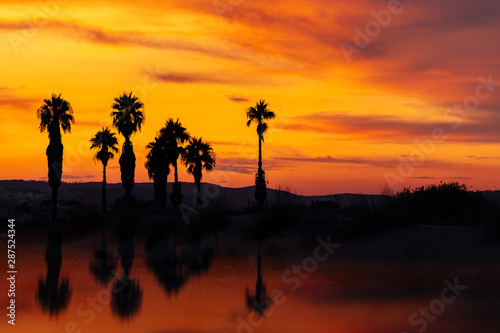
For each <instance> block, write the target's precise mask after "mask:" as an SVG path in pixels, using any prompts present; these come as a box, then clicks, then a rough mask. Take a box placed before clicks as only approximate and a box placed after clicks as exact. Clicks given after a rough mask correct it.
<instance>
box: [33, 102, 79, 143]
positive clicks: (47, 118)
mask: <svg viewBox="0 0 500 333" xmlns="http://www.w3.org/2000/svg"><path fill="white" fill-rule="evenodd" d="M36 115H37V118H38V119H40V132H42V133H43V132H45V131H47V132H49V138H50V137H53V136H54V135H55V136H60V134H61V133H60V130H59V129H60V128H62V130H63V131H64V133H66V132H69V133H71V124H74V123H75V118H74V117H73V108H71V105H70V104H69V102H68V101H67V100H65V99H62V98H61V94H59V96H57V95H56V94H52V98H50V99H44V101H43V104H42V106H40V108H39V109H38V110H37V114H36ZM59 126H60V127H59Z"/></svg>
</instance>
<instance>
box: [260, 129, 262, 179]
mask: <svg viewBox="0 0 500 333" xmlns="http://www.w3.org/2000/svg"><path fill="white" fill-rule="evenodd" d="M260 170H262V135H259V171H260Z"/></svg>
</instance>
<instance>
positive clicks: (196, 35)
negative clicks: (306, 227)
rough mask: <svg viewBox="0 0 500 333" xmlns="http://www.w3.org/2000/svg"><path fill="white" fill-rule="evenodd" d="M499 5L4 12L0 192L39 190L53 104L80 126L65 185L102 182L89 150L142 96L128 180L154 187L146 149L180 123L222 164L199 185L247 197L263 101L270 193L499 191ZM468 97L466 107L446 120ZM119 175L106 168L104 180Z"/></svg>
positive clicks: (68, 145) (130, 6)
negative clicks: (465, 187)
mask: <svg viewBox="0 0 500 333" xmlns="http://www.w3.org/2000/svg"><path fill="white" fill-rule="evenodd" d="M499 9H500V4H498V3H493V2H491V1H487V0H480V1H476V2H474V3H471V2H470V1H465V0H458V1H457V0H453V1H452V0H444V1H440V2H439V3H436V2H424V1H413V2H402V7H394V8H393V7H390V8H389V9H388V2H386V1H379V0H363V1H356V2H352V1H344V0H341V1H335V2H333V1H332V2H330V3H327V2H325V1H321V0H312V1H307V2H306V1H296V0H292V1H286V2H285V1H280V2H278V3H277V2H271V3H270V2H268V1H261V0H256V1H248V0H242V1H236V0H231V1H229V0H228V1H226V0H220V1H198V0H197V1H178V0H173V1H172V0H167V1H163V0H162V1H160V0H158V1H155V0H143V1H140V2H137V1H130V0H125V1H119V2H118V1H116V2H115V1H110V0H104V1H103V0H101V1H96V0H87V1H83V0H45V1H41V2H40V1H31V0H15V1H14V0H4V1H2V3H1V4H0V46H1V47H2V53H1V54H0V58H1V60H2V65H3V66H2V75H1V76H0V107H1V110H2V115H3V117H2V122H1V123H0V143H1V144H2V149H3V158H2V159H1V160H0V168H1V175H0V178H2V179H19V178H22V179H43V177H46V174H47V170H46V166H45V164H46V157H45V148H46V146H47V144H48V138H47V135H46V134H40V133H39V131H38V121H37V119H36V109H37V108H38V107H39V106H40V105H41V103H42V101H43V99H44V98H48V97H50V94H51V93H62V97H63V98H65V99H67V100H68V101H69V102H70V103H71V105H72V106H73V109H74V110H75V114H74V115H75V118H76V124H75V125H74V126H73V130H72V133H71V135H64V136H63V144H64V146H65V151H64V159H65V161H64V168H63V172H64V174H63V180H65V181H99V180H100V177H101V167H100V165H96V164H94V163H93V161H92V153H91V152H90V151H89V149H88V147H89V143H88V140H89V139H90V137H91V136H92V135H93V134H94V133H95V132H96V131H97V130H98V129H100V127H101V126H102V125H105V126H109V125H111V118H110V116H109V114H110V112H111V104H112V102H113V98H114V97H116V96H118V95H119V94H121V93H123V92H129V91H134V93H135V94H137V96H139V97H140V98H141V99H142V101H143V102H144V104H145V107H146V108H145V111H146V124H145V126H144V127H143V130H142V132H140V133H138V134H136V135H135V136H134V137H133V138H132V140H133V143H134V149H135V152H136V156H137V170H136V181H141V182H142V181H147V180H148V179H147V174H146V170H145V169H144V167H143V165H144V156H145V154H146V150H145V148H144V147H145V145H146V144H147V143H148V142H149V141H151V140H152V139H153V138H154V135H155V132H156V131H157V130H159V129H160V128H161V127H162V126H163V124H164V122H165V120H166V119H167V118H170V117H172V118H177V117H178V118H180V120H181V122H182V123H183V124H184V125H185V126H186V127H187V129H188V130H189V132H190V133H191V134H193V135H195V136H202V137H203V139H205V140H206V141H209V142H212V144H213V147H214V149H215V152H216V153H217V157H218V167H217V169H216V172H214V174H213V175H205V176H204V178H203V181H207V182H217V183H219V184H221V185H225V186H230V187H239V186H248V185H252V184H253V179H254V177H253V174H254V173H255V172H256V167H257V150H256V148H257V143H258V141H257V136H256V133H255V128H254V127H252V128H247V127H246V126H245V120H246V119H245V112H244V111H245V109H246V108H247V107H249V106H251V105H252V104H254V103H255V102H256V101H257V100H258V99H260V98H264V99H266V100H267V101H268V102H269V106H270V108H271V109H272V110H274V111H275V112H276V113H277V114H278V117H277V119H275V120H274V121H272V122H271V123H270V128H271V130H270V132H269V133H268V135H267V136H266V143H265V146H264V169H265V170H266V173H267V176H268V178H269V182H270V183H269V186H270V187H276V186H277V185H279V184H285V183H286V184H290V185H292V186H294V187H295V188H298V189H300V190H304V193H305V194H329V193H341V192H363V193H379V192H380V189H381V187H382V186H383V184H384V183H385V182H390V183H391V184H392V185H394V187H395V188H396V189H401V188H402V187H403V186H409V185H413V186H415V185H419V184H427V183H433V182H439V181H441V180H443V181H450V180H458V181H461V182H465V183H467V184H469V185H473V186H474V189H498V188H497V186H498V185H497V184H499V185H500V182H499V181H498V180H497V177H496V176H495V175H496V174H497V173H496V170H497V167H498V165H499V164H500V149H499V148H500V147H499V142H500V126H499V124H498V120H500V119H499V117H500V116H499V114H498V110H499V109H500V84H496V83H492V84H489V85H481V84H480V79H479V77H482V78H483V79H484V80H486V81H488V80H490V81H493V82H500V61H499V58H498V54H499V51H500V44H499V43H497V40H498V36H499V32H500V22H499V21H498V20H497V13H498V12H499ZM389 10H390V11H389ZM381 11H383V12H382V13H381ZM372 12H373V13H380V14H378V15H375V16H378V17H379V20H381V21H379V22H381V24H382V25H383V26H381V24H380V23H375V21H374V14H373V13H372ZM384 14H389V15H390V17H389V16H387V15H385V16H384ZM370 22H371V23H370ZM367 28H368V30H366V29H367ZM370 29H371V30H370ZM356 31H362V32H364V33H363V34H368V35H366V36H365V38H362V37H359V33H358V32H356ZM357 35H358V36H357ZM356 36H357V37H358V38H357V39H356ZM367 38H368V39H367ZM355 39H356V41H357V42H358V44H357V45H356V44H355V43H356V41H355ZM361 43H364V44H361ZM341 45H343V48H344V52H343V50H342V48H341ZM346 45H349V46H346ZM346 47H347V50H351V51H352V53H351V54H350V55H349V54H348V57H347V58H346V52H345V50H346ZM353 50H355V51H353ZM478 87H479V88H478ZM497 90H498V91H497ZM464 101H465V102H467V103H469V104H467V105H466V107H467V108H468V109H470V110H471V111H465V112H464V111H462V112H460V109H459V108H458V107H455V108H454V105H460V104H462V103H464ZM476 102H477V103H476ZM436 129H438V130H437V131H438V132H436ZM439 129H441V130H439ZM433 132H434V133H435V134H436V133H437V134H440V135H439V137H438V136H435V137H434V138H433V139H432V133H433ZM430 139H432V140H434V141H435V142H434V144H433V145H432V146H429V145H426V146H421V147H424V148H420V147H419V145H418V144H417V143H416V140H419V141H420V142H422V141H425V140H430ZM122 142H123V138H122V137H120V144H121V143H122ZM405 161H406V162H405ZM402 164H404V166H402ZM233 165H234V166H236V167H237V168H236V169H234V168H232V169H229V171H228V167H230V166H233ZM408 166H409V168H408ZM170 178H172V177H170ZM180 178H181V180H182V181H192V179H191V176H189V175H187V174H186V173H185V172H184V171H182V172H181V175H180ZM119 179H120V177H119V169H118V159H117V158H116V159H115V160H113V161H111V162H110V167H109V181H111V182H118V181H119ZM169 180H170V179H169Z"/></svg>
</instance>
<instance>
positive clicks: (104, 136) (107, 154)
mask: <svg viewBox="0 0 500 333" xmlns="http://www.w3.org/2000/svg"><path fill="white" fill-rule="evenodd" d="M115 135H116V134H115V133H111V131H110V130H109V128H107V127H106V128H104V127H103V128H102V130H100V131H99V132H97V133H96V135H95V136H94V137H93V138H92V139H90V143H91V145H90V149H97V152H96V153H95V155H94V162H97V161H100V162H101V163H102V211H103V212H104V213H105V212H106V167H107V166H108V161H109V160H110V159H112V158H113V157H115V154H116V153H118V148H117V147H116V146H117V145H118V140H117V138H116V136H115Z"/></svg>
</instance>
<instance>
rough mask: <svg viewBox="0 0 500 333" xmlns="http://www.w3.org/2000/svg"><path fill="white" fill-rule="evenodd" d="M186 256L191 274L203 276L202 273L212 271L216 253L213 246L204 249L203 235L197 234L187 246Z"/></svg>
mask: <svg viewBox="0 0 500 333" xmlns="http://www.w3.org/2000/svg"><path fill="white" fill-rule="evenodd" d="M185 256H186V262H187V267H188V272H189V274H190V275H197V276H201V273H203V272H208V271H209V270H210V267H211V266H212V262H213V259H214V256H215V252H214V249H213V247H212V246H211V245H206V246H205V247H202V235H201V234H199V233H195V234H194V236H193V239H192V240H191V241H190V242H189V244H188V246H187V249H186V251H185Z"/></svg>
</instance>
